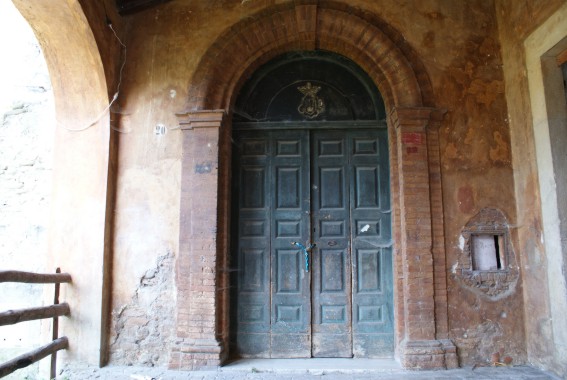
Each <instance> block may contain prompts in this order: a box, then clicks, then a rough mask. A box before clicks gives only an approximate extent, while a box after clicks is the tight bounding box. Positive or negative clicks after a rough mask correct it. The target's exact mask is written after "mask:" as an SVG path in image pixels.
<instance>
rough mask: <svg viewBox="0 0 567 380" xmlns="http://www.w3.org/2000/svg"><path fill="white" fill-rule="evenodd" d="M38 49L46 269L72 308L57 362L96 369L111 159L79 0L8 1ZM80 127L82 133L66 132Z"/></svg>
mask: <svg viewBox="0 0 567 380" xmlns="http://www.w3.org/2000/svg"><path fill="white" fill-rule="evenodd" d="M14 4H15V5H16V7H17V8H18V10H19V11H20V12H21V13H22V15H23V16H24V18H25V19H26V20H27V21H28V23H29V24H30V26H31V27H32V29H33V30H34V33H35V35H36V37H37V38H38V41H39V43H40V44H41V46H42V49H43V52H44V55H45V58H46V62H47V66H48V69H49V73H50V77H51V81H52V86H53V93H54V98H55V119H56V128H55V132H54V153H53V188H52V194H53V196H52V206H51V217H50V222H49V226H50V230H49V239H48V240H49V241H48V252H47V257H46V262H47V263H48V267H47V268H46V271H48V272H51V271H53V270H54V269H55V267H57V266H59V267H61V269H62V271H64V272H68V273H70V274H71V276H72V278H73V282H72V284H69V285H64V286H62V292H61V300H62V301H67V302H68V303H69V304H70V305H71V310H72V311H71V316H70V317H69V318H62V319H61V322H60V334H61V335H67V336H68V337H69V340H70V347H69V350H67V351H65V352H63V353H61V354H60V355H59V356H58V357H59V358H60V359H63V360H66V361H74V362H76V363H89V364H98V363H100V360H101V350H100V347H101V337H103V336H104V335H105V334H103V331H104V327H103V315H102V310H103V307H102V306H103V297H102V294H103V267H104V262H103V260H104V258H105V249H104V248H105V247H104V241H105V218H106V216H105V215H106V196H107V173H108V157H109V135H110V132H109V118H108V113H105V112H103V110H105V107H107V105H108V103H109V99H108V95H107V84H106V78H105V73H104V70H103V64H102V61H101V57H100V54H99V51H98V48H97V44H96V42H95V39H94V36H93V33H92V30H91V29H90V26H89V24H88V22H87V19H86V17H85V14H84V13H83V10H82V8H81V6H80V4H79V3H78V2H77V1H66V0H57V1H38V2H33V4H32V3H30V2H27V1H20V0H14ZM72 130H80V131H72Z"/></svg>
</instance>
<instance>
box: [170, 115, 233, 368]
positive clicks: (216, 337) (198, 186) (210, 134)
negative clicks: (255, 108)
mask: <svg viewBox="0 0 567 380" xmlns="http://www.w3.org/2000/svg"><path fill="white" fill-rule="evenodd" d="M224 115H225V112H224V110H213V111H195V112H189V113H184V114H179V115H178V117H179V124H180V127H181V129H182V131H183V132H182V133H183V159H182V174H181V181H182V185H181V188H182V193H181V218H180V231H179V257H178V258H177V281H176V282H177V287H178V297H177V303H178V307H177V329H176V333H177V341H176V343H175V346H174V348H173V350H172V354H171V359H170V364H169V366H170V368H172V369H206V368H217V367H218V366H219V365H220V364H221V363H222V361H223V360H224V356H225V352H226V350H225V347H224V343H223V340H222V337H221V336H220V335H221V332H220V331H219V326H220V323H219V320H218V319H219V318H220V315H219V314H218V313H217V309H218V306H219V303H220V302H221V301H220V300H219V298H220V293H219V289H218V287H217V281H218V280H219V266H218V263H219V261H221V260H219V257H218V252H217V250H218V244H217V240H218V229H219V228H218V217H219V210H218V188H219V173H218V166H219V136H220V135H219V133H220V129H221V126H222V123H223V120H224Z"/></svg>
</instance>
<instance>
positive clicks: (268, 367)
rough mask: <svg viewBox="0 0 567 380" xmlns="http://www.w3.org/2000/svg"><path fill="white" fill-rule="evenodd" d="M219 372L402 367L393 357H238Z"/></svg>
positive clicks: (367, 370) (314, 371)
mask: <svg viewBox="0 0 567 380" xmlns="http://www.w3.org/2000/svg"><path fill="white" fill-rule="evenodd" d="M219 371H220V372H248V373H254V372H257V373H265V372H267V373H310V374H320V375H322V374H325V373H332V372H335V373H373V372H376V373H395V372H402V371H404V369H403V368H402V367H401V365H400V363H398V362H397V361H396V360H394V359H348V358H338V359H337V358H312V359H238V360H234V361H231V362H228V363H226V364H224V365H223V366H222V367H221V368H220V369H219Z"/></svg>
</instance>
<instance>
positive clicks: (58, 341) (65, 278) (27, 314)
mask: <svg viewBox="0 0 567 380" xmlns="http://www.w3.org/2000/svg"><path fill="white" fill-rule="evenodd" d="M0 282H20V283H26V284H55V294H54V297H53V305H50V306H44V307H33V308H28V309H20V310H8V311H5V312H0V326H6V325H13V324H16V323H20V322H25V321H32V320H37V319H46V318H53V328H52V339H53V341H52V342H51V343H49V344H46V345H45V346H41V347H39V348H38V349H35V350H33V351H30V352H27V353H25V354H23V355H20V356H18V357H17V358H14V359H12V360H9V361H7V362H5V363H3V364H0V377H4V376H7V375H9V374H10V373H12V372H14V371H17V370H18V369H21V368H24V367H27V366H29V365H30V364H33V363H35V362H38V361H40V360H41V359H43V358H45V357H46V356H49V355H51V371H50V379H53V378H55V375H56V362H57V351H59V350H64V349H67V348H68V347H69V340H68V339H67V337H65V336H64V337H61V338H59V337H58V334H59V319H58V318H59V317H60V316H63V315H69V313H70V309H69V305H68V304H67V303H59V286H60V284H61V283H69V282H71V276H70V275H69V274H67V273H61V270H60V269H59V268H57V271H56V273H54V274H40V273H30V272H19V271H0Z"/></svg>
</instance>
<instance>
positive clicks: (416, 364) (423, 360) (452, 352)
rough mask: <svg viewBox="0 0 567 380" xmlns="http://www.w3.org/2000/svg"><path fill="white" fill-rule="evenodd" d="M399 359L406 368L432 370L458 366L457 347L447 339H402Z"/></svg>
mask: <svg viewBox="0 0 567 380" xmlns="http://www.w3.org/2000/svg"><path fill="white" fill-rule="evenodd" d="M400 359H401V363H402V366H403V367H404V368H406V369H415V370H434V369H451V368H457V367H458V366H459V362H458V358H457V348H456V347H455V345H454V344H453V342H451V340H449V339H443V340H410V341H408V340H406V341H403V342H402V344H401V350H400Z"/></svg>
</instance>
